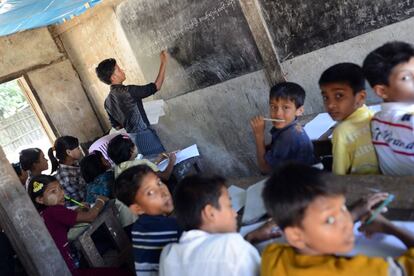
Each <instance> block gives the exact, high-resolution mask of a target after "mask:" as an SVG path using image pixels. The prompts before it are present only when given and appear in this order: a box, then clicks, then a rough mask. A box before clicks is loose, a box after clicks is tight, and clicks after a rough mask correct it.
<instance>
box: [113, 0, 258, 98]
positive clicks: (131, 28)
mask: <svg viewBox="0 0 414 276" xmlns="http://www.w3.org/2000/svg"><path fill="white" fill-rule="evenodd" d="M116 12H117V17H118V18H119V20H120V22H121V26H122V28H123V30H124V32H125V34H126V36H127V39H128V40H129V42H130V44H131V46H132V50H133V52H134V54H135V56H136V58H137V60H138V63H139V65H140V66H141V69H142V71H143V73H144V76H145V78H146V79H147V80H148V81H151V80H153V79H155V77H156V74H157V71H158V66H159V52H160V51H161V50H162V49H165V48H168V50H169V52H170V56H171V62H170V64H169V66H168V75H167V81H166V83H165V85H164V86H163V89H162V90H161V92H160V93H161V96H162V97H163V98H164V99H165V98H171V97H174V96H177V95H180V94H184V93H187V92H189V91H193V90H196V89H200V88H204V87H207V86H210V85H214V84H217V83H220V82H223V81H226V80H229V79H232V78H235V77H238V76H241V75H244V74H247V73H250V72H254V71H257V70H259V69H261V68H262V67H263V65H262V61H261V57H260V55H259V52H258V50H257V47H256V45H255V43H254V40H253V36H252V34H251V32H250V29H249V26H248V24H247V22H246V20H245V18H244V15H243V12H242V10H241V7H240V4H239V2H238V0H197V1H195V0H129V1H125V2H123V3H122V4H121V5H119V6H118V9H117V11H116Z"/></svg>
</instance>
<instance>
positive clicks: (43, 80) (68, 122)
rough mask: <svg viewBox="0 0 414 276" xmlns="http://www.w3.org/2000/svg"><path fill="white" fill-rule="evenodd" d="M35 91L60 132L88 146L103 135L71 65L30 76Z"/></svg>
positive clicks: (63, 62) (63, 63)
mask: <svg viewBox="0 0 414 276" xmlns="http://www.w3.org/2000/svg"><path fill="white" fill-rule="evenodd" d="M28 76H29V79H30V82H31V84H32V85H33V88H34V89H35V91H36V92H37V95H38V97H39V99H40V101H41V102H42V103H43V106H44V108H45V110H44V112H46V113H47V114H48V115H49V118H50V120H51V121H52V124H53V125H54V126H55V128H56V129H57V131H58V132H59V133H58V136H61V135H72V136H76V137H78V138H79V140H80V141H82V142H85V141H88V140H91V139H93V138H95V137H97V136H100V135H102V130H101V128H100V126H99V122H98V120H97V118H96V116H95V114H94V112H93V110H92V107H91V105H90V103H89V101H88V99H87V97H86V95H85V92H84V90H83V88H82V85H81V82H80V80H79V78H78V75H77V74H76V72H75V71H74V69H73V67H72V65H71V63H70V61H68V60H66V61H62V62H60V63H56V64H53V65H51V66H48V67H45V68H42V69H39V70H36V71H33V72H30V73H29V74H28Z"/></svg>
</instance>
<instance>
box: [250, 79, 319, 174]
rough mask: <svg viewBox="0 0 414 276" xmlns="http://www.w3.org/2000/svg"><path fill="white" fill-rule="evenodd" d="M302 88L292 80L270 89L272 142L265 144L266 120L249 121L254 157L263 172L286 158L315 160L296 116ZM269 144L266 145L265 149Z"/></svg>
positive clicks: (266, 171)
mask: <svg viewBox="0 0 414 276" xmlns="http://www.w3.org/2000/svg"><path fill="white" fill-rule="evenodd" d="M304 103H305V90H304V89H303V88H302V87H301V86H300V85H299V84H296V83H293V82H281V83H279V84H277V85H275V86H273V87H272V89H271V90H270V97H269V106H270V117H271V119H273V120H276V121H274V122H272V125H273V127H272V129H271V131H270V133H271V135H272V142H271V144H270V145H269V146H266V145H265V135H264V130H265V121H264V117H263V116H257V117H255V118H253V119H252V120H251V121H250V125H251V127H252V129H253V133H254V138H255V142H256V156H257V163H258V165H259V169H260V171H261V172H262V173H265V174H266V173H270V172H271V171H272V169H274V168H276V167H277V166H279V165H281V164H283V163H284V162H286V161H298V162H303V163H305V164H310V165H313V164H315V163H316V159H315V155H314V153H313V144H312V142H311V141H310V139H309V137H308V135H307V134H306V132H305V130H304V129H303V128H302V126H301V125H300V124H299V123H298V120H297V117H298V116H300V115H302V114H303V112H304V108H303V104H304ZM267 147H268V148H267Z"/></svg>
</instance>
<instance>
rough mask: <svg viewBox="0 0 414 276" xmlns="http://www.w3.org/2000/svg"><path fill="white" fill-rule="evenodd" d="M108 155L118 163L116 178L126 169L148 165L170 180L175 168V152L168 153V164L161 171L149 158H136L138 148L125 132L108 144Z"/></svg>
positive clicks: (164, 178) (163, 177)
mask: <svg viewBox="0 0 414 276" xmlns="http://www.w3.org/2000/svg"><path fill="white" fill-rule="evenodd" d="M108 156H109V158H111V159H112V161H113V162H114V163H115V164H116V166H115V179H116V178H118V176H119V175H120V174H121V173H122V172H123V171H125V170H126V169H128V168H130V167H133V166H137V165H147V166H149V167H150V168H151V169H152V170H153V171H154V172H156V173H157V174H158V175H159V176H160V178H161V179H162V180H164V181H168V179H169V178H170V176H171V173H172V171H173V169H174V164H175V158H176V157H175V154H174V153H170V154H168V159H169V162H168V166H167V168H166V169H165V170H164V171H163V172H160V171H159V169H158V167H157V165H156V164H154V163H152V162H150V161H149V160H147V159H136V158H137V156H138V148H137V146H136V145H135V144H134V142H132V140H131V139H130V138H129V137H128V135H125V134H119V135H118V136H115V137H114V138H113V139H112V140H111V141H110V142H109V144H108Z"/></svg>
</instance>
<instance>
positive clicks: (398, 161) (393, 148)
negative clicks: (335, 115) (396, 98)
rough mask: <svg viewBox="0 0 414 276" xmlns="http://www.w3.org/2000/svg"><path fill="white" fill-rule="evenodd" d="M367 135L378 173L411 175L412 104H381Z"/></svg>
mask: <svg viewBox="0 0 414 276" xmlns="http://www.w3.org/2000/svg"><path fill="white" fill-rule="evenodd" d="M371 132H372V143H373V144H374V147H375V151H376V152H377V156H378V161H379V164H380V168H381V171H382V173H383V174H386V175H399V176H403V175H414V104H412V103H383V104H381V111H380V112H378V113H376V114H375V116H374V118H373V119H372V121H371Z"/></svg>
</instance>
